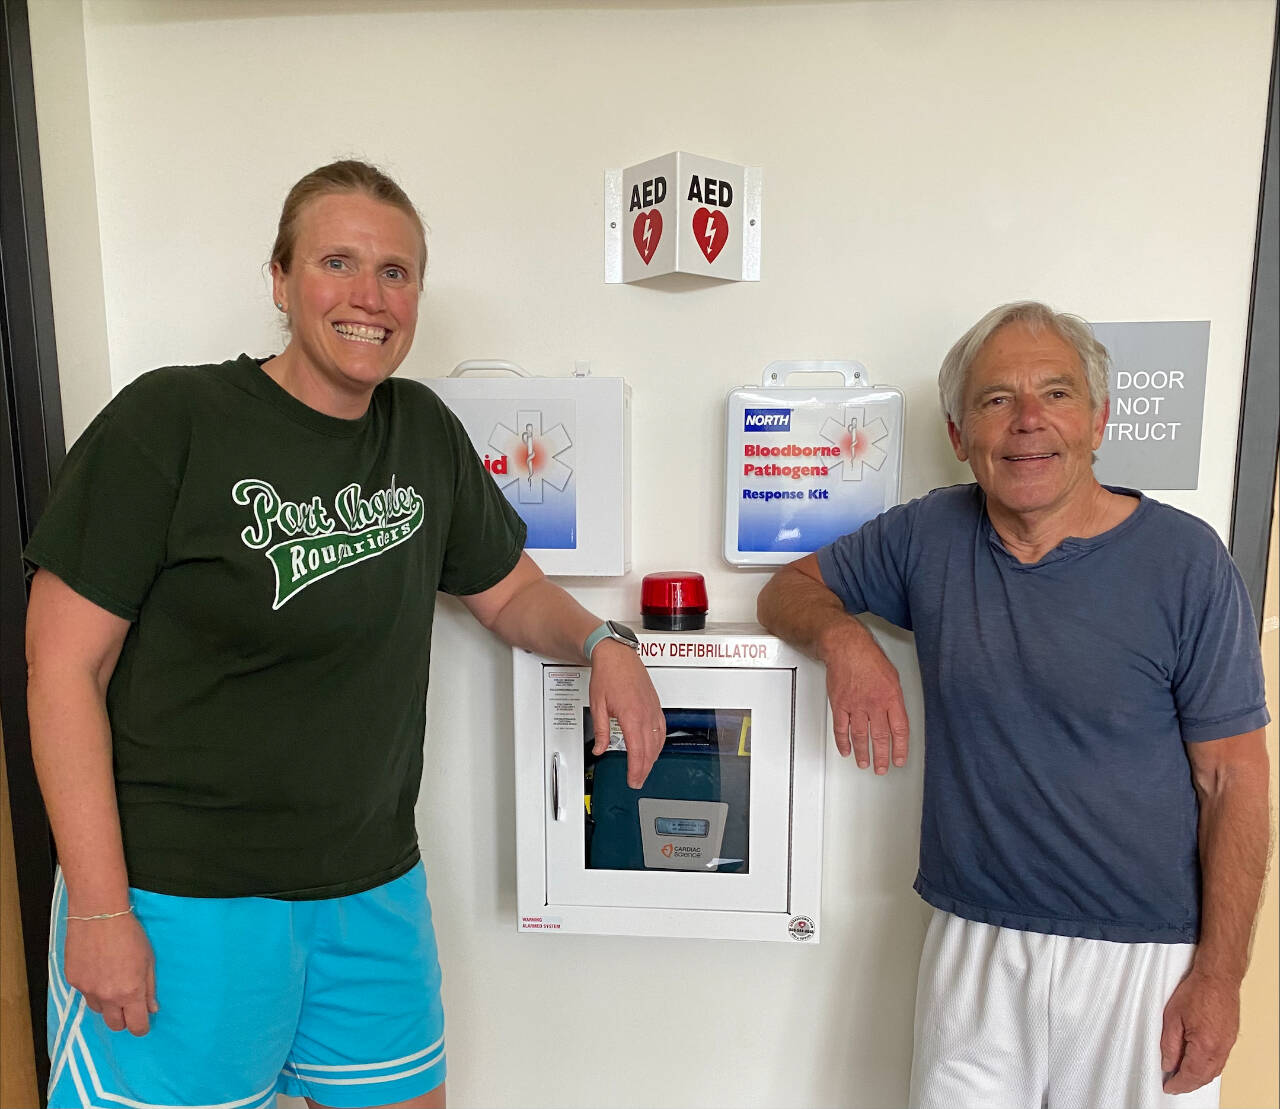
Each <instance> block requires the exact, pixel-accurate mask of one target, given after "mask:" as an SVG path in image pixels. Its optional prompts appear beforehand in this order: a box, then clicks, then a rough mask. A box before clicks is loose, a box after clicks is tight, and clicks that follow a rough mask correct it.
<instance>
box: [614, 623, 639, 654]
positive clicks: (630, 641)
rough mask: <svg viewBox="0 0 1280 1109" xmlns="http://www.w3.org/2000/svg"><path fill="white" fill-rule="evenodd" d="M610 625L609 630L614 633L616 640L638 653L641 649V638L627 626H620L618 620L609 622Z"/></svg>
mask: <svg viewBox="0 0 1280 1109" xmlns="http://www.w3.org/2000/svg"><path fill="white" fill-rule="evenodd" d="M608 624H609V630H610V631H611V632H613V637H614V638H615V639H620V640H622V642H623V643H625V644H626V645H627V646H628V647H632V648H634V649H635V650H637V651H638V650H639V649H640V640H639V638H638V637H637V636H636V633H635V632H633V631H632V630H631V629H630V628H629V627H627V625H626V624H619V623H618V621H616V620H610V621H608Z"/></svg>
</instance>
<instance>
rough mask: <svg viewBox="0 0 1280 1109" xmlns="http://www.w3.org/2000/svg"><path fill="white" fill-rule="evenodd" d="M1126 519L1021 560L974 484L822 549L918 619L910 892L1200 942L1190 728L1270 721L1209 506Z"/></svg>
mask: <svg viewBox="0 0 1280 1109" xmlns="http://www.w3.org/2000/svg"><path fill="white" fill-rule="evenodd" d="M1113 492H1117V493H1122V494H1127V495H1130V496H1135V497H1138V499H1139V503H1138V507H1137V509H1136V510H1135V511H1134V512H1133V514H1132V515H1130V516H1129V517H1128V518H1127V519H1126V520H1124V521H1123V522H1122V523H1120V524H1119V525H1117V526H1116V527H1114V528H1112V529H1111V530H1110V531H1107V532H1104V533H1103V534H1102V535H1097V536H1094V537H1092V538H1089V539H1066V540H1064V541H1063V542H1062V544H1061V545H1060V546H1058V547H1057V548H1055V549H1054V550H1052V551H1050V552H1049V553H1048V554H1047V555H1045V556H1044V558H1042V559H1041V560H1040V561H1039V562H1036V563H1031V564H1028V565H1023V564H1022V563H1020V562H1018V561H1017V559H1015V558H1014V557H1013V556H1012V555H1011V554H1009V552H1008V551H1007V550H1006V549H1005V547H1004V544H1003V543H1002V542H1001V540H1000V537H999V536H998V535H997V534H996V531H995V529H994V528H993V527H992V526H991V522H990V520H989V519H988V517H987V513H986V501H985V497H984V495H983V493H982V490H981V489H980V488H978V486H976V485H957V486H953V487H951V488H949V489H940V490H937V491H935V492H933V493H931V494H929V495H928V496H926V497H922V498H920V499H919V500H915V501H912V502H911V503H910V504H906V505H902V506H900V507H897V508H892V509H890V510H889V511H887V512H885V513H883V514H882V515H881V516H878V517H877V518H876V519H874V520H872V521H871V522H869V523H868V524H866V525H865V526H864V527H863V528H861V529H859V530H858V531H856V532H854V533H853V534H851V535H846V536H844V537H843V538H842V539H838V540H837V541H836V542H835V543H833V544H831V545H830V546H828V547H824V548H823V549H822V550H820V551H819V552H818V565H819V567H820V568H821V571H822V576H823V579H824V581H825V582H826V583H827V585H828V587H829V588H831V589H832V590H833V591H834V592H835V593H836V594H837V595H838V596H839V597H840V598H841V600H842V601H843V603H844V606H845V608H846V609H847V610H848V611H849V612H851V613H859V612H872V613H875V614H876V615H877V616H880V617H883V618H884V619H886V620H888V621H890V622H891V623H894V624H897V625H898V626H899V627H902V628H906V629H908V630H911V631H914V632H915V638H916V652H917V654H918V656H919V660H920V674H921V678H922V681H923V685H924V704H925V719H926V724H925V768H924V809H923V814H922V819H921V835H920V872H919V874H918V876H917V878H916V885H915V888H916V890H917V892H918V893H919V894H920V896H921V897H923V898H924V899H925V900H926V901H927V902H928V903H929V904H931V905H934V906H936V907H937V908H939V909H943V910H945V911H947V912H951V913H955V914H956V915H957V916H962V917H965V918H967V919H969V920H977V921H981V922H983V923H987V924H995V925H1000V926H1003V927H1007V928H1019V929H1023V930H1026V931H1032V932H1048V933H1053V934H1056V935H1062V936H1083V937H1088V938H1093V939H1103V940H1115V941H1120V942H1128V943H1136V942H1147V941H1155V942H1164V943H1194V942H1195V941H1196V939H1197V936H1198V932H1199V922H1200V910H1199V906H1200V869H1199V857H1198V854H1197V844H1196V829H1197V821H1198V807H1197V802H1196V795H1195V791H1194V789H1193V786H1192V782H1191V773H1190V767H1189V763H1188V760H1187V756H1186V752H1185V750H1184V748H1183V744H1184V743H1194V742H1197V741H1201V740H1209V739H1221V738H1223V737H1225V736H1232V735H1239V734H1240V733H1242V732H1249V731H1253V730H1254V729H1256V728H1261V727H1263V726H1264V725H1265V724H1266V722H1267V719H1268V716H1267V710H1266V705H1265V697H1264V691H1263V680H1262V662H1261V657H1260V654H1259V650H1258V637H1257V634H1256V629H1255V627H1254V624H1253V619H1252V614H1251V610H1250V607H1249V600H1248V596H1247V594H1246V593H1245V588H1244V583H1243V582H1242V581H1241V580H1240V575H1239V573H1238V572H1237V570H1236V568H1235V565H1234V564H1233V563H1232V561H1231V557H1230V555H1228V554H1227V552H1226V550H1225V548H1224V547H1223V546H1222V543H1221V542H1220V541H1219V539H1218V537H1217V535H1216V534H1214V532H1213V531H1212V530H1211V529H1210V528H1209V527H1208V526H1207V525H1206V524H1204V523H1203V522H1202V521H1200V520H1198V519H1196V518H1195V517H1193V516H1189V515H1188V514H1186V513H1184V512H1180V511H1178V510H1177V509H1174V508H1170V507H1169V506H1167V505H1163V504H1160V503H1158V502H1156V501H1152V500H1148V499H1147V498H1145V497H1143V496H1142V495H1141V494H1140V493H1136V492H1134V491H1132V490H1127V489H1115V490H1113Z"/></svg>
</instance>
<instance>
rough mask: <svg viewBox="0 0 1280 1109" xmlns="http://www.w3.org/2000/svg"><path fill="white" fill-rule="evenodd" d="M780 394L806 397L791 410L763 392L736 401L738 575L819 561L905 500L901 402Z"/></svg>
mask: <svg viewBox="0 0 1280 1109" xmlns="http://www.w3.org/2000/svg"><path fill="white" fill-rule="evenodd" d="M777 391H778V392H783V391H786V392H792V393H796V394H798V396H797V398H796V401H795V402H794V403H792V404H789V405H787V406H786V407H782V406H770V407H765V406H764V405H762V404H761V403H760V402H761V401H764V400H765V399H766V397H765V396H761V395H760V393H759V392H755V395H752V393H751V392H747V391H745V390H743V391H740V392H739V393H737V394H734V395H733V396H731V399H730V412H729V413H728V435H727V437H726V443H725V446H726V451H727V454H726V462H727V464H728V467H729V473H728V475H727V479H728V480H727V481H726V483H725V485H726V492H727V496H728V500H727V503H726V506H725V557H726V558H727V559H728V560H729V561H730V562H733V563H735V564H737V565H768V564H771V563H772V564H776V563H780V562H785V561H788V560H789V559H792V558H795V557H796V556H797V555H800V554H806V553H809V552H812V551H816V550H817V549H818V548H819V547H821V546H823V545H824V544H826V543H830V542H831V541H832V540H834V539H837V538H839V537H840V536H841V535H844V534H846V533H847V532H851V531H855V530H856V529H857V528H859V527H861V526H862V525H863V524H864V523H866V522H867V521H868V520H870V519H871V518H872V517H874V516H876V515H878V514H879V513H881V512H883V511H884V510H885V509H886V508H888V507H890V506H891V505H894V504H896V503H897V500H898V486H899V476H900V473H901V434H902V394H901V393H899V392H898V391H897V390H896V389H891V388H887V387H878V388H873V389H843V390H834V389H833V390H815V391H814V392H807V391H803V390H800V389H794V388H790V389H779V390H777ZM752 392H754V391H752ZM761 392H764V390H761ZM744 394H745V395H744ZM788 399H790V398H788ZM753 402H754V403H753ZM736 406H741V407H737V412H736V413H735V412H734V411H733V408H734V407H736ZM738 413H740V415H738Z"/></svg>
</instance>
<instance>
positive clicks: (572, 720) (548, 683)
mask: <svg viewBox="0 0 1280 1109" xmlns="http://www.w3.org/2000/svg"><path fill="white" fill-rule="evenodd" d="M589 676H590V671H589V670H588V668H586V667H568V666H552V665H547V666H544V667H543V713H544V719H543V728H544V730H543V735H544V737H545V745H544V752H543V753H544V785H545V788H546V790H547V793H546V799H547V803H546V812H547V821H546V837H547V838H546V844H547V903H548V904H550V905H556V904H561V905H615V906H622V907H649V908H671V909H677V908H692V909H725V910H738V911H766V912H785V911H786V908H787V877H788V866H787V858H788V847H789V840H790V834H789V829H790V808H791V752H792V735H791V725H792V696H793V688H794V677H795V675H794V671H793V670H790V669H737V668H730V667H715V668H711V667H707V668H702V667H650V668H649V676H650V677H651V678H652V679H653V684H654V688H655V689H656V690H657V692H658V697H659V699H660V700H661V702H662V705H663V707H664V708H684V709H698V708H708V709H715V708H720V709H730V708H732V709H746V710H749V711H750V713H751V735H752V741H751V754H750V758H751V774H750V787H749V814H748V818H749V823H748V837H749V844H750V869H749V872H748V873H744V874H736V873H700V872H694V871H674V870H592V869H588V868H587V866H586V859H585V848H584V843H585V831H586V829H585V817H586V812H585V806H584V794H585V791H584V784H583V738H584V737H583V725H582V708H583V707H584V706H585V705H586V703H587V685H588V680H589Z"/></svg>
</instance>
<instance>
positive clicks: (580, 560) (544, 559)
mask: <svg viewBox="0 0 1280 1109" xmlns="http://www.w3.org/2000/svg"><path fill="white" fill-rule="evenodd" d="M485 370H487V371H493V370H505V371H508V373H509V376H505V377H479V376H476V371H485ZM419 380H420V381H422V383H423V384H424V385H427V386H428V387H429V388H431V389H432V390H434V391H435V393H436V394H437V395H438V396H439V397H440V399H441V400H443V401H444V402H445V404H447V405H448V406H449V408H450V409H451V410H452V411H453V414H454V415H455V416H457V417H458V419H459V420H461V421H462V426H463V427H464V428H465V429H466V432H467V435H468V436H469V437H470V439H471V445H472V446H473V447H475V450H476V453H477V454H478V455H479V456H480V458H481V459H482V460H483V462H484V465H485V469H487V470H488V471H489V473H490V474H492V475H493V480H494V481H496V482H497V483H498V487H499V488H500V489H501V490H502V492H503V495H504V496H505V497H506V498H507V500H508V501H509V502H510V503H511V506H512V507H513V508H514V509H515V510H516V512H518V513H519V514H520V518H521V519H522V520H523V521H524V522H525V525H526V527H527V528H528V538H527V539H526V541H525V550H526V551H528V552H529V554H530V556H532V558H533V559H534V561H535V562H537V564H538V565H539V566H540V567H541V568H542V571H543V572H544V573H547V574H558V575H572V576H582V577H591V576H598V577H603V576H614V575H619V574H625V573H626V572H627V571H628V570H629V569H630V568H631V472H630V471H631V465H630V459H631V387H630V386H629V385H628V384H627V383H626V382H625V381H624V380H623V379H622V378H620V377H592V376H590V375H587V376H581V377H579V376H574V377H534V376H531V375H529V374H528V373H526V372H525V371H524V370H523V369H521V368H520V367H519V366H517V365H516V364H515V363H513V362H502V361H472V362H462V363H460V364H459V365H458V366H457V368H455V369H454V371H453V373H452V374H451V375H450V376H449V377H438V378H420V379H419Z"/></svg>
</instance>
